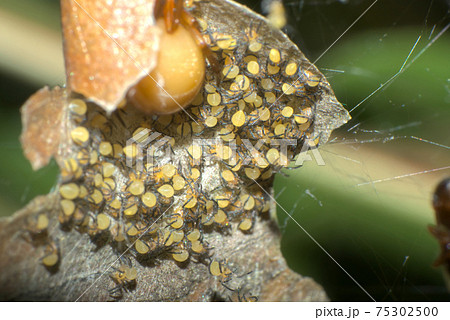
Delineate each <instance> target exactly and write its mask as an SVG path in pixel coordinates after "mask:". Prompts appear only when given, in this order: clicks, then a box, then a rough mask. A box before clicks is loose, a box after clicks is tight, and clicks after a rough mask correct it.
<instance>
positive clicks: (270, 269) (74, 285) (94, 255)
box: [0, 194, 327, 301]
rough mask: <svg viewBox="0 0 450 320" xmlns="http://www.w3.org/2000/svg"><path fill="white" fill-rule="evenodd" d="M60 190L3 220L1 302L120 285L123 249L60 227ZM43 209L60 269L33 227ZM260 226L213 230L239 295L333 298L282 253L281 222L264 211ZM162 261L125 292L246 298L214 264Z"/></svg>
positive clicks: (96, 296)
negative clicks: (114, 269) (49, 262)
mask: <svg viewBox="0 0 450 320" xmlns="http://www.w3.org/2000/svg"><path fill="white" fill-rule="evenodd" d="M58 198H59V195H57V194H50V195H47V196H42V197H38V198H36V199H34V200H33V201H32V202H31V203H30V204H29V205H28V206H27V207H25V208H24V209H22V210H20V211H19V212H17V213H15V214H14V215H13V216H12V217H9V218H5V219H2V220H1V221H0V270H1V273H0V300H19V301H23V300H32V301H43V300H44V301H48V300H50V301H55V300H56V301H76V300H79V301H107V300H111V297H110V294H109V290H110V289H112V288H113V287H114V286H115V285H114V282H113V281H112V280H111V279H110V277H109V274H110V271H111V269H109V270H108V268H109V267H110V266H112V265H115V264H114V261H115V260H117V258H118V255H117V253H116V252H115V251H114V250H113V248H112V247H111V246H109V245H105V246H101V245H99V246H97V245H96V244H94V243H93V242H92V241H91V239H90V238H89V236H87V235H86V234H80V233H78V232H77V231H75V230H72V231H64V230H62V229H61V228H60V227H59V226H58V222H57V215H58V210H59V209H57V208H58ZM39 213H46V214H47V215H48V216H49V217H50V225H49V228H48V230H49V235H50V236H51V237H53V238H56V239H60V240H59V242H58V245H59V249H60V254H61V256H62V257H63V258H62V259H61V262H60V264H58V265H57V267H56V268H53V269H52V268H50V269H48V268H46V267H45V266H44V265H43V264H42V263H40V259H41V258H42V257H43V256H44V249H45V247H44V246H37V244H39V237H37V238H34V240H33V239H32V238H31V236H30V232H29V231H27V229H26V228H27V225H28V224H29V221H30V219H32V218H33V217H35V216H36V215H37V214H39ZM259 220H260V221H258V223H256V224H255V228H254V230H253V232H251V233H249V234H244V233H242V232H234V231H236V230H233V231H231V232H230V234H228V235H224V234H222V233H218V232H212V233H208V234H205V236H206V240H207V241H208V242H209V243H210V244H211V245H212V246H213V247H214V249H213V252H214V254H215V255H216V257H220V258H224V259H227V260H228V262H229V265H230V266H232V267H233V268H235V269H236V270H235V271H234V272H235V274H236V275H237V277H235V278H236V279H234V280H233V282H230V283H227V284H226V286H227V287H229V288H230V289H237V288H240V292H239V296H240V297H241V298H242V296H243V295H244V294H246V296H249V295H255V296H258V297H259V300H260V301H325V300H326V299H327V297H326V294H325V292H324V291H323V289H322V288H321V287H320V286H319V285H318V284H317V283H315V282H314V281H313V280H312V279H310V278H307V277H302V276H301V275H299V274H296V273H294V272H293V271H292V270H290V269H289V268H288V267H287V265H286V261H285V259H284V258H283V256H282V254H281V252H280V234H279V231H278V227H277V225H276V223H275V222H273V221H272V220H271V219H269V218H268V217H267V216H263V217H261V218H260V219H259ZM154 263H155V265H152V264H146V263H145V262H141V263H135V264H134V265H135V267H136V269H137V271H138V274H139V276H138V279H137V281H136V287H135V288H134V289H133V290H130V291H129V292H124V296H123V298H122V301H217V300H228V299H232V300H235V301H236V300H238V292H237V291H234V292H233V291H231V290H229V289H227V288H226V287H225V286H223V285H222V284H221V283H220V281H218V279H217V278H216V277H213V276H212V275H211V274H210V273H209V271H208V265H207V263H204V262H203V263H202V262H195V261H190V262H188V263H186V264H178V263H176V262H174V261H173V260H172V259H165V258H162V259H159V260H158V262H154Z"/></svg>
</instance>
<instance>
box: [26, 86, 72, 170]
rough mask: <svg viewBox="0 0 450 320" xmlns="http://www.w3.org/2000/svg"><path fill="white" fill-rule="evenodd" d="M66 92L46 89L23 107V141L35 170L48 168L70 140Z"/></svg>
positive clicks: (36, 94) (32, 97)
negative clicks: (66, 133)
mask: <svg viewBox="0 0 450 320" xmlns="http://www.w3.org/2000/svg"><path fill="white" fill-rule="evenodd" d="M66 101H67V95H66V90H65V89H62V88H59V87H56V88H53V89H52V90H49V88H48V87H45V88H42V89H41V90H39V91H38V92H36V93H35V94H33V95H32V96H31V97H30V98H29V99H28V100H27V102H25V104H24V105H23V106H22V109H21V113H22V135H21V137H20V141H21V143H22V148H23V151H24V153H25V156H26V157H27V158H28V160H29V161H30V162H31V165H32V167H33V169H34V170H37V169H40V168H42V167H44V166H46V165H47V164H48V163H49V161H50V159H51V158H52V157H56V158H57V155H58V154H59V153H61V152H62V150H63V148H62V144H64V142H65V140H67V139H66V137H65V136H64V135H63V134H64V132H65V130H64V129H63V127H64V125H65V123H66V122H65V121H64V115H65V112H66Z"/></svg>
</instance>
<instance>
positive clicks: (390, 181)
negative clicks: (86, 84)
mask: <svg viewBox="0 0 450 320" xmlns="http://www.w3.org/2000/svg"><path fill="white" fill-rule="evenodd" d="M242 2H244V1H242ZM373 2H374V1H373V0H353V1H350V0H348V1H345V0H341V1H337V0H309V1H308V0H285V1H284V4H285V7H286V11H287V14H288V22H289V23H288V26H287V27H286V30H285V31H286V32H287V33H288V34H289V36H290V37H291V38H292V39H293V40H294V41H295V42H296V43H297V44H298V46H299V47H300V49H301V50H302V51H303V52H304V53H305V55H306V56H307V57H308V58H309V59H310V60H311V61H315V60H316V59H317V58H319V57H320V56H321V54H322V53H323V52H324V51H325V50H326V49H327V48H328V47H329V46H330V45H331V44H332V43H333V42H334V41H335V40H336V39H337V38H338V37H339V36H340V35H341V34H342V33H343V32H344V31H345V30H346V29H347V27H348V26H350V24H352V23H353V22H354V21H355V19H356V18H358V16H359V15H360V14H361V13H363V12H364V10H365V9H366V8H368V7H369V5H371V4H372V3H373ZM246 4H247V5H248V6H250V7H251V8H252V9H254V10H255V11H259V12H261V10H262V8H261V7H262V6H261V1H246ZM448 9H449V4H448V1H445V0H434V1H433V0H429V1H428V0H396V1H391V0H379V1H378V2H377V3H376V4H375V5H374V6H373V7H372V8H371V9H370V10H369V11H368V12H367V13H366V15H364V16H363V17H362V18H361V20H359V21H358V22H357V23H356V24H355V25H354V26H353V27H352V28H351V29H350V30H349V31H348V32H347V33H346V34H345V35H344V36H343V37H342V38H341V39H340V40H339V41H338V42H337V43H336V44H335V45H334V46H333V47H332V48H331V49H329V51H327V52H326V53H325V54H324V55H323V57H321V58H320V59H319V60H318V61H317V63H316V65H317V66H318V67H319V68H320V69H321V70H322V72H323V73H324V74H325V75H326V76H327V77H328V79H329V81H330V82H331V84H332V86H333V88H334V90H335V92H336V95H337V97H338V99H339V100H340V101H341V102H342V103H343V104H344V105H345V106H346V107H347V109H349V110H351V109H352V108H353V107H354V106H356V105H357V104H358V103H359V102H360V101H362V100H363V99H364V98H365V97H367V96H368V95H369V94H370V93H371V92H373V91H374V90H376V89H377V88H379V86H380V85H381V84H382V83H385V82H386V81H387V80H388V79H390V78H391V77H392V76H394V75H395V74H396V73H397V72H398V71H399V70H400V68H401V66H402V65H403V63H404V61H405V59H406V57H407V56H408V54H409V52H410V50H411V49H412V48H413V45H414V43H415V42H416V40H417V39H418V38H419V36H420V37H421V38H420V41H419V42H418V44H417V46H416V48H415V50H414V51H413V53H412V55H411V57H410V60H409V61H408V62H407V63H406V65H405V68H404V69H403V72H402V73H401V74H399V75H398V77H396V78H395V79H394V80H393V81H392V82H391V83H389V85H386V86H385V87H384V88H383V89H381V90H379V91H378V92H377V93H375V94H374V95H373V96H372V97H371V98H370V99H368V100H367V101H366V102H365V103H363V104H361V105H360V106H359V107H358V108H357V109H355V110H354V111H353V112H352V117H353V119H352V120H351V121H350V123H349V124H347V125H346V126H345V127H343V128H341V129H339V130H337V131H336V132H335V133H334V135H333V137H332V139H331V142H330V143H329V144H328V145H326V146H323V147H322V148H321V149H320V151H321V155H322V157H323V159H324V161H325V163H326V165H325V166H317V165H316V164H315V162H314V161H309V162H305V165H304V167H302V168H300V169H296V170H287V171H286V172H285V175H281V174H280V175H278V176H277V178H276V182H275V188H276V190H275V193H276V195H277V201H278V202H279V206H280V207H282V208H280V207H279V208H278V219H279V224H280V226H281V229H282V231H283V239H282V246H283V248H282V250H283V252H284V254H285V256H286V258H287V260H288V264H289V265H290V266H291V268H293V269H294V270H296V271H297V272H299V273H301V274H303V275H306V276H311V277H313V278H314V279H315V280H316V281H318V282H319V283H320V284H322V285H323V286H324V287H325V289H326V291H327V293H328V294H329V296H330V298H331V299H332V300H338V301H339V300H340V301H351V300H358V301H366V300H370V298H369V297H368V295H366V294H365V293H364V291H363V290H361V289H360V288H359V287H358V286H357V285H356V284H355V283H354V282H353V281H352V280H351V279H350V278H349V276H348V275H346V274H345V273H344V272H343V271H342V270H341V269H340V268H339V267H338V266H337V264H336V263H335V262H333V260H331V259H330V258H329V257H328V256H327V255H326V254H325V253H324V252H323V251H322V250H321V249H320V248H319V247H318V246H317V245H316V244H315V243H314V242H313V241H312V240H311V239H310V238H309V237H308V235H306V234H305V232H304V231H303V230H302V229H301V228H299V227H298V225H297V224H295V223H294V222H293V221H292V220H290V218H289V217H288V216H287V215H286V214H285V212H284V210H285V211H287V212H288V213H290V214H291V215H292V216H293V218H294V219H296V221H297V222H298V223H299V224H300V225H301V226H302V227H303V228H304V229H305V230H306V231H307V232H308V233H309V234H310V235H311V236H312V237H313V238H314V239H315V240H316V241H317V242H319V243H320V244H321V245H322V247H323V248H325V250H327V251H328V253H329V254H330V255H331V256H332V257H333V258H334V259H335V260H336V261H337V262H338V263H339V264H340V265H341V266H342V267H343V268H345V269H346V270H347V271H348V273H349V274H350V275H351V276H352V277H353V278H354V279H355V280H356V281H358V282H359V283H360V285H361V286H362V287H364V288H365V290H367V291H368V292H369V293H370V295H372V296H373V298H375V299H376V300H377V301H411V300H422V301H437V300H446V301H448V300H450V299H449V298H450V297H449V295H448V294H447V291H446V288H445V284H444V282H443V278H442V275H441V273H440V269H436V268H433V267H432V266H431V264H432V262H433V260H434V259H435V258H436V256H437V254H438V246H437V243H436V241H434V239H433V238H432V237H431V236H430V234H429V233H428V231H427V228H426V227H427V225H429V224H433V223H434V216H433V211H432V208H431V205H430V203H431V199H432V192H433V189H434V188H435V186H436V184H437V183H438V182H439V181H440V180H441V179H443V178H444V177H447V176H450V170H449V169H448V168H447V169H445V168H446V167H448V166H450V149H449V146H450V63H449V56H450V32H449V31H447V32H446V33H444V34H443V35H442V36H440V37H439V38H438V39H437V40H436V39H435V37H436V36H437V35H438V34H439V33H440V32H441V31H442V30H443V29H444V28H445V27H446V26H447V27H448V24H449V23H450V18H449V11H448ZM59 32H60V24H59V1H57V0H2V1H1V3H0V146H1V148H2V150H3V152H2V156H1V157H0V215H3V216H6V215H10V214H12V212H14V211H15V210H17V209H19V208H21V207H22V206H24V205H25V204H27V203H28V202H29V201H30V200H31V199H32V198H34V197H35V196H36V195H38V194H45V193H47V192H48V191H49V190H50V189H51V188H52V187H53V186H54V183H55V181H56V175H57V168H56V166H55V164H51V165H50V166H48V167H46V168H44V169H41V170H40V171H38V172H33V171H32V170H31V167H30V165H29V163H28V162H27V160H26V159H25V158H24V156H23V154H22V150H21V148H20V144H19V141H18V137H19V135H20V130H21V124H20V113H19V107H20V106H21V105H22V103H23V102H24V101H25V100H26V99H27V98H28V97H29V96H30V95H31V94H32V93H33V92H35V91H36V90H38V89H39V88H41V87H43V86H45V85H50V86H53V85H57V84H60V85H62V84H64V71H63V61H62V47H61V37H60V33H59ZM422 50H424V51H423V53H422V54H421V55H420V56H419V57H417V55H418V54H419V53H420V52H421V51H422ZM415 58H417V59H416V60H414V61H413V59H415ZM409 62H413V63H411V64H410V65H409ZM424 140H425V141H424ZM411 174H413V175H411Z"/></svg>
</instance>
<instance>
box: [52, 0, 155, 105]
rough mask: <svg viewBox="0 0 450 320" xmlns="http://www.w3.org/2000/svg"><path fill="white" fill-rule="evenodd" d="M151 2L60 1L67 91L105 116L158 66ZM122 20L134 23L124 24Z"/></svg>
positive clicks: (142, 0)
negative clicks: (111, 3) (76, 94)
mask: <svg viewBox="0 0 450 320" xmlns="http://www.w3.org/2000/svg"><path fill="white" fill-rule="evenodd" d="M154 5H155V0H118V1H114V6H111V5H108V4H107V3H106V2H105V1H90V0H77V1H74V0H62V1H61V12H62V27H63V34H64V40H65V41H64V58H65V63H66V75H67V86H68V88H69V89H70V90H71V91H72V92H77V93H80V94H82V95H84V96H85V97H86V98H87V99H88V100H90V101H93V102H95V103H97V104H98V105H99V106H101V107H102V108H104V109H105V110H106V111H108V112H112V111H114V110H115V109H116V108H117V106H118V105H119V104H120V102H121V101H122V100H123V99H124V97H125V94H126V93H127V91H128V89H129V88H130V87H131V86H133V85H134V84H135V83H136V82H137V81H138V80H139V79H140V78H142V77H144V76H146V75H147V74H148V73H149V72H151V71H152V70H153V68H154V67H155V66H156V64H157V53H158V50H159V38H160V30H159V29H158V28H157V27H156V26H155V20H154V13H153V9H154ZM126 17H133V18H132V19H127V18H126Z"/></svg>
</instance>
